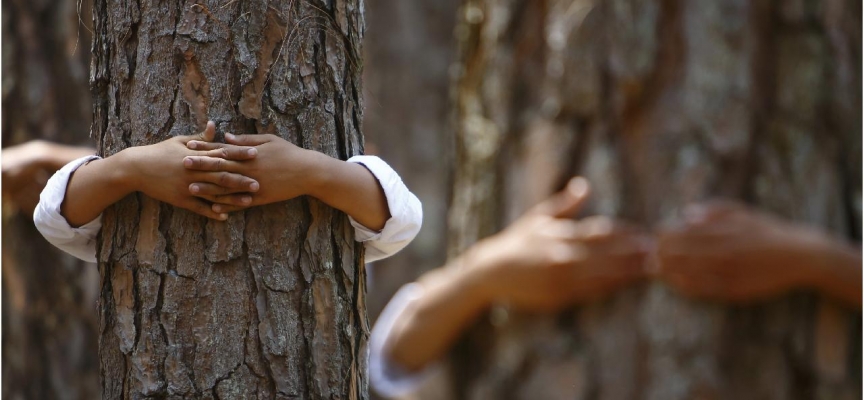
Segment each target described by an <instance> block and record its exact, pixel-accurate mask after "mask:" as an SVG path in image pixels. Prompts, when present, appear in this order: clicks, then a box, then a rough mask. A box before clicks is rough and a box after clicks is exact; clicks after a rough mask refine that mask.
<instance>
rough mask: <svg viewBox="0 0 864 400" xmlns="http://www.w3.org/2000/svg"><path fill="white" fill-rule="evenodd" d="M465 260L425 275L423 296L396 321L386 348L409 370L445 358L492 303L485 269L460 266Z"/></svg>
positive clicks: (417, 368) (387, 353) (390, 355)
mask: <svg viewBox="0 0 864 400" xmlns="http://www.w3.org/2000/svg"><path fill="white" fill-rule="evenodd" d="M462 259H464V257H463V258H462ZM461 262H462V261H461V259H460V260H457V261H455V262H454V263H453V264H450V265H447V266H444V267H442V268H441V269H439V270H436V271H432V272H430V273H428V274H426V275H424V276H423V277H422V278H421V279H420V280H419V281H418V283H419V284H420V285H421V287H422V288H423V289H422V290H423V296H422V298H420V299H419V300H417V301H415V302H413V303H411V304H410V305H409V306H408V307H407V308H406V309H405V311H404V312H403V313H402V314H401V315H400V317H399V319H398V320H397V321H396V322H395V324H394V325H393V329H392V330H391V331H390V335H389V336H388V338H387V342H386V344H385V346H384V352H385V354H386V355H387V356H388V357H389V358H390V359H392V360H393V361H395V362H396V363H398V364H399V366H401V367H403V368H405V369H406V370H409V371H418V370H420V369H422V368H423V367H425V366H426V365H428V364H430V363H432V362H434V361H435V360H438V359H440V358H442V357H443V355H444V354H446V353H447V351H449V349H450V348H451V347H452V346H453V343H454V342H455V341H456V339H458V338H459V336H460V335H461V334H462V332H463V331H464V330H465V329H467V328H468V326H470V325H471V324H472V323H473V322H474V321H475V320H476V319H477V318H478V317H479V316H480V314H481V313H483V312H484V311H485V310H486V309H487V308H488V307H489V306H490V303H491V301H490V299H489V298H488V297H486V296H485V295H484V292H483V290H482V289H481V281H482V273H480V272H477V271H478V269H474V268H459V267H458V266H457V265H458V264H460V263H461Z"/></svg>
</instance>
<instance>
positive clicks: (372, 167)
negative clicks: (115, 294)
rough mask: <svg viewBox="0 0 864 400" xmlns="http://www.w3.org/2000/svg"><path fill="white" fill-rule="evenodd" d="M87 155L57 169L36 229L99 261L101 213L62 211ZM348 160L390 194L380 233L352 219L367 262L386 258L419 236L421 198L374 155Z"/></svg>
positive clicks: (50, 239) (36, 218) (83, 257)
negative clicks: (83, 218) (74, 220)
mask: <svg viewBox="0 0 864 400" xmlns="http://www.w3.org/2000/svg"><path fill="white" fill-rule="evenodd" d="M98 158H99V157H98V156H87V157H82V158H79V159H77V160H74V161H72V162H70V163H69V164H66V165H65V166H64V167H63V168H61V169H60V170H59V171H57V172H56V173H55V174H54V176H52V177H51V179H49V180H48V183H47V184H46V185H45V189H43V190H42V194H41V195H40V196H39V204H38V205H37V206H36V211H35V212H34V214H33V221H34V222H35V223H36V229H38V230H39V232H41V233H42V235H43V236H45V239H47V240H48V242H49V243H51V244H53V245H54V246H56V247H57V248H59V249H60V250H63V251H65V252H67V253H69V254H71V255H73V256H75V257H77V258H79V259H81V260H84V261H88V262H96V235H97V234H99V230H100V229H101V228H102V215H101V214H100V215H99V216H98V217H96V219H94V220H93V221H90V222H88V223H87V224H85V225H83V226H81V227H79V228H73V227H72V226H70V225H69V223H68V222H67V221H66V218H65V217H63V215H61V214H60V206H61V205H62V204H63V199H64V198H65V196H66V186H67V185H68V184H69V177H71V176H72V173H74V172H75V171H76V170H77V169H78V168H79V167H80V166H82V165H84V164H85V163H87V162H89V161H91V160H95V159H98ZM348 162H353V163H358V164H362V165H363V166H365V167H366V168H367V169H368V170H369V171H370V172H372V175H375V178H376V179H377V180H378V182H379V184H380V185H381V187H382V188H383V189H384V195H385V196H386V197H387V206H388V207H389V208H390V219H388V220H387V222H386V223H385V224H384V229H382V230H381V231H380V232H376V231H373V230H371V229H369V228H366V227H365V226H363V225H361V224H360V223H358V222H357V221H355V220H354V219H353V218H350V217H349V219H350V221H351V225H352V226H353V227H354V238H355V240H357V241H358V242H363V243H364V245H365V246H366V262H372V261H376V260H380V259H382V258H387V257H390V256H392V255H393V254H395V253H396V252H398V251H399V250H402V248H404V247H405V246H407V245H408V243H411V241H412V240H413V239H414V237H415V236H417V233H418V232H419V231H420V225H421V224H422V221H423V210H422V208H421V205H420V200H418V199H417V197H416V196H414V194H413V193H411V191H409V190H408V188H407V187H406V186H405V184H404V183H402V179H401V178H400V177H399V175H398V174H397V173H396V171H394V170H393V168H390V166H389V165H387V163H385V162H384V161H382V160H381V159H380V158H378V157H375V156H355V157H351V158H350V159H349V160H348Z"/></svg>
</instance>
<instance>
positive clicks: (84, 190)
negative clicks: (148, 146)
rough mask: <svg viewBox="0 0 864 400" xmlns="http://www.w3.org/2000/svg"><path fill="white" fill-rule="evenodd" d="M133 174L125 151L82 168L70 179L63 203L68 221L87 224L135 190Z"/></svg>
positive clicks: (63, 212)
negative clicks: (132, 179) (131, 175)
mask: <svg viewBox="0 0 864 400" xmlns="http://www.w3.org/2000/svg"><path fill="white" fill-rule="evenodd" d="M130 174H131V171H130V169H129V168H128V162H127V157H126V156H125V155H124V154H123V153H122V152H120V153H118V154H117V155H115V156H113V157H108V158H106V159H101V160H93V161H91V162H89V163H87V164H85V165H82V166H81V167H79V168H78V169H77V170H76V171H75V173H74V174H72V176H71V177H70V178H69V184H68V185H67V186H66V196H65V197H64V199H63V204H62V205H61V206H60V212H61V214H63V217H65V218H66V222H68V223H69V225H71V226H73V227H79V226H81V225H84V224H86V223H88V222H90V221H92V220H94V219H96V217H98V216H99V214H102V211H104V210H105V209H106V208H108V206H110V205H111V204H114V203H116V202H118V201H120V199H122V198H123V197H126V195H128V194H129V193H132V192H134V191H135V188H134V186H133V185H132V181H131V179H130V178H131V177H130Z"/></svg>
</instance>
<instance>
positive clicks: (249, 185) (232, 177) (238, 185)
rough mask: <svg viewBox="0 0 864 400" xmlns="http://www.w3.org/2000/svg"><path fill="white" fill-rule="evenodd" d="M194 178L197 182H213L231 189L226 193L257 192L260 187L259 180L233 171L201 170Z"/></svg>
mask: <svg viewBox="0 0 864 400" xmlns="http://www.w3.org/2000/svg"><path fill="white" fill-rule="evenodd" d="M192 178H193V181H194V182H195V184H197V183H212V184H215V185H219V186H222V187H224V188H227V189H230V190H229V191H227V192H226V193H238V192H257V191H258V188H259V184H258V181H256V180H254V179H252V178H250V177H248V176H244V175H240V174H235V173H231V172H201V173H199V174H196V175H194V176H193V177H192ZM190 190H191V186H190Z"/></svg>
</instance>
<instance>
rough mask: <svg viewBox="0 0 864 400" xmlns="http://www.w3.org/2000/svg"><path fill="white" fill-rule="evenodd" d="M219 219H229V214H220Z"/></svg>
mask: <svg viewBox="0 0 864 400" xmlns="http://www.w3.org/2000/svg"><path fill="white" fill-rule="evenodd" d="M219 219H221V220H223V221H224V220H226V219H228V214H219Z"/></svg>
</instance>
